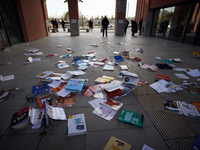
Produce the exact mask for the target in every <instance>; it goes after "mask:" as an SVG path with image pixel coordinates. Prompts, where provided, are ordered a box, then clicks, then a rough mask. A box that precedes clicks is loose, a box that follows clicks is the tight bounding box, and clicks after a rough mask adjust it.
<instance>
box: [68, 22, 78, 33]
mask: <svg viewBox="0 0 200 150" xmlns="http://www.w3.org/2000/svg"><path fill="white" fill-rule="evenodd" d="M70 32H71V36H79V24H78V19H71V20H70Z"/></svg>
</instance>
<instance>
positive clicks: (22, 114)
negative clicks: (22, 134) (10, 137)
mask: <svg viewBox="0 0 200 150" xmlns="http://www.w3.org/2000/svg"><path fill="white" fill-rule="evenodd" d="M31 109H32V107H31V106H28V107H26V108H24V109H22V110H20V111H18V112H16V113H14V114H13V117H12V121H11V127H12V128H13V129H21V128H24V127H26V126H28V125H29V124H30V117H31Z"/></svg>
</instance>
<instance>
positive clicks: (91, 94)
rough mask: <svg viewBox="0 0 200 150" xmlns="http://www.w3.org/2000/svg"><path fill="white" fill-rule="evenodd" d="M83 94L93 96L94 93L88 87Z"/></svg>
mask: <svg viewBox="0 0 200 150" xmlns="http://www.w3.org/2000/svg"><path fill="white" fill-rule="evenodd" d="M82 94H83V95H85V96H90V97H91V96H93V95H94V93H93V92H92V91H91V90H90V88H89V86H87V87H86V88H85V89H84V90H83V91H82Z"/></svg>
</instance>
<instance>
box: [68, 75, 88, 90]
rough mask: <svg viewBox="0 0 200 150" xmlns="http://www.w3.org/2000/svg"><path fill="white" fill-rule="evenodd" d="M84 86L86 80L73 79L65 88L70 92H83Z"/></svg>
mask: <svg viewBox="0 0 200 150" xmlns="http://www.w3.org/2000/svg"><path fill="white" fill-rule="evenodd" d="M84 84H85V80H84V79H73V78H71V79H70V80H69V82H68V83H67V85H66V86H65V89H66V90H68V91H70V92H82V90H83V87H84Z"/></svg>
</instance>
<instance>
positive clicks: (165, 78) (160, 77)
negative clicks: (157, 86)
mask: <svg viewBox="0 0 200 150" xmlns="http://www.w3.org/2000/svg"><path fill="white" fill-rule="evenodd" d="M160 79H164V80H166V81H169V80H170V78H169V76H165V75H161V74H156V75H155V81H158V80H160Z"/></svg>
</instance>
